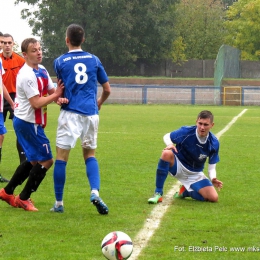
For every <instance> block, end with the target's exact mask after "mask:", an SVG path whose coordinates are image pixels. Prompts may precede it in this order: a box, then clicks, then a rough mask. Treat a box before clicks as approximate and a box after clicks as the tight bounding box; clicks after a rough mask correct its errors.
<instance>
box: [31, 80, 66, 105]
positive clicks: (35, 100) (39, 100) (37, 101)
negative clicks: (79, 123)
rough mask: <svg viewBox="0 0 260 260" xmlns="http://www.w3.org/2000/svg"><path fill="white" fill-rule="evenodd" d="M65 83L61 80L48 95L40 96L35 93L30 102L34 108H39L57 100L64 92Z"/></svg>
mask: <svg viewBox="0 0 260 260" xmlns="http://www.w3.org/2000/svg"><path fill="white" fill-rule="evenodd" d="M63 89H64V84H63V83H62V82H60V83H59V84H58V86H57V88H56V90H55V91H53V93H52V94H50V95H49V96H47V97H40V96H39V95H35V96H33V97H31V98H29V102H30V104H31V106H32V108H33V109H39V108H41V107H43V106H46V105H48V104H50V103H52V102H53V101H54V102H57V100H58V98H59V97H60V96H61V95H62V94H63Z"/></svg>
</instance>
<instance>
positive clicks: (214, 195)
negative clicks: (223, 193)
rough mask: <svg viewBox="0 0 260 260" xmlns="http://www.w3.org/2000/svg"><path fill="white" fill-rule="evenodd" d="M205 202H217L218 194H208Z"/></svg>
mask: <svg viewBox="0 0 260 260" xmlns="http://www.w3.org/2000/svg"><path fill="white" fill-rule="evenodd" d="M207 200H208V201H210V202H218V194H217V193H216V194H210V196H209V197H208V199H207Z"/></svg>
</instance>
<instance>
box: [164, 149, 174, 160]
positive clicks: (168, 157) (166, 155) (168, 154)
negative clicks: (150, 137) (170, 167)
mask: <svg viewBox="0 0 260 260" xmlns="http://www.w3.org/2000/svg"><path fill="white" fill-rule="evenodd" d="M173 158H174V155H173V152H172V151H171V150H163V151H162V155H161V159H162V160H164V161H167V162H170V161H171V160H173Z"/></svg>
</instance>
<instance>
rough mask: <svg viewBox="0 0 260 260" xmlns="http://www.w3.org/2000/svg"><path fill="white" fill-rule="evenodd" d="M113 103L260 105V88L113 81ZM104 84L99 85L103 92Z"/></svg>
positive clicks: (109, 101) (111, 96)
mask: <svg viewBox="0 0 260 260" xmlns="http://www.w3.org/2000/svg"><path fill="white" fill-rule="evenodd" d="M111 88H112V91H111V95H110V97H109V99H108V100H107V101H106V103H110V104H113V103H114V104H187V105H241V106H259V105H260V88H259V87H250V86H239V87H232V86H227V87H222V88H219V87H214V86H168V85H167V86H158V85H121V84H111ZM101 90H102V87H101V86H99V87H98V92H99V93H98V95H100V93H101Z"/></svg>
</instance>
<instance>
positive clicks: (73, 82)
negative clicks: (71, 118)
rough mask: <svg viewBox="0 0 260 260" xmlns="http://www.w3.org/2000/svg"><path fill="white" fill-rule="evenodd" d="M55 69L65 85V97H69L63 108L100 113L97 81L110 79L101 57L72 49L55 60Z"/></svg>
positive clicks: (72, 110) (93, 113)
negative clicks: (100, 59)
mask: <svg viewBox="0 0 260 260" xmlns="http://www.w3.org/2000/svg"><path fill="white" fill-rule="evenodd" d="M54 69H55V72H56V74H57V77H58V79H61V80H62V81H63V83H64V85H65V91H64V97H66V98H68V99H69V103H68V104H65V105H63V106H62V108H63V109H64V110H68V111H71V112H75V113H79V114H84V115H95V114H98V107H97V82H99V83H100V84H103V83H105V82H107V81H108V78H107V75H106V73H105V70H104V68H103V66H102V64H101V62H100V61H99V59H98V58H97V57H96V56H95V55H93V54H90V53H88V52H84V51H82V50H76V51H70V52H68V53H66V54H64V55H62V56H60V57H59V58H57V59H56V60H55V61H54Z"/></svg>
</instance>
